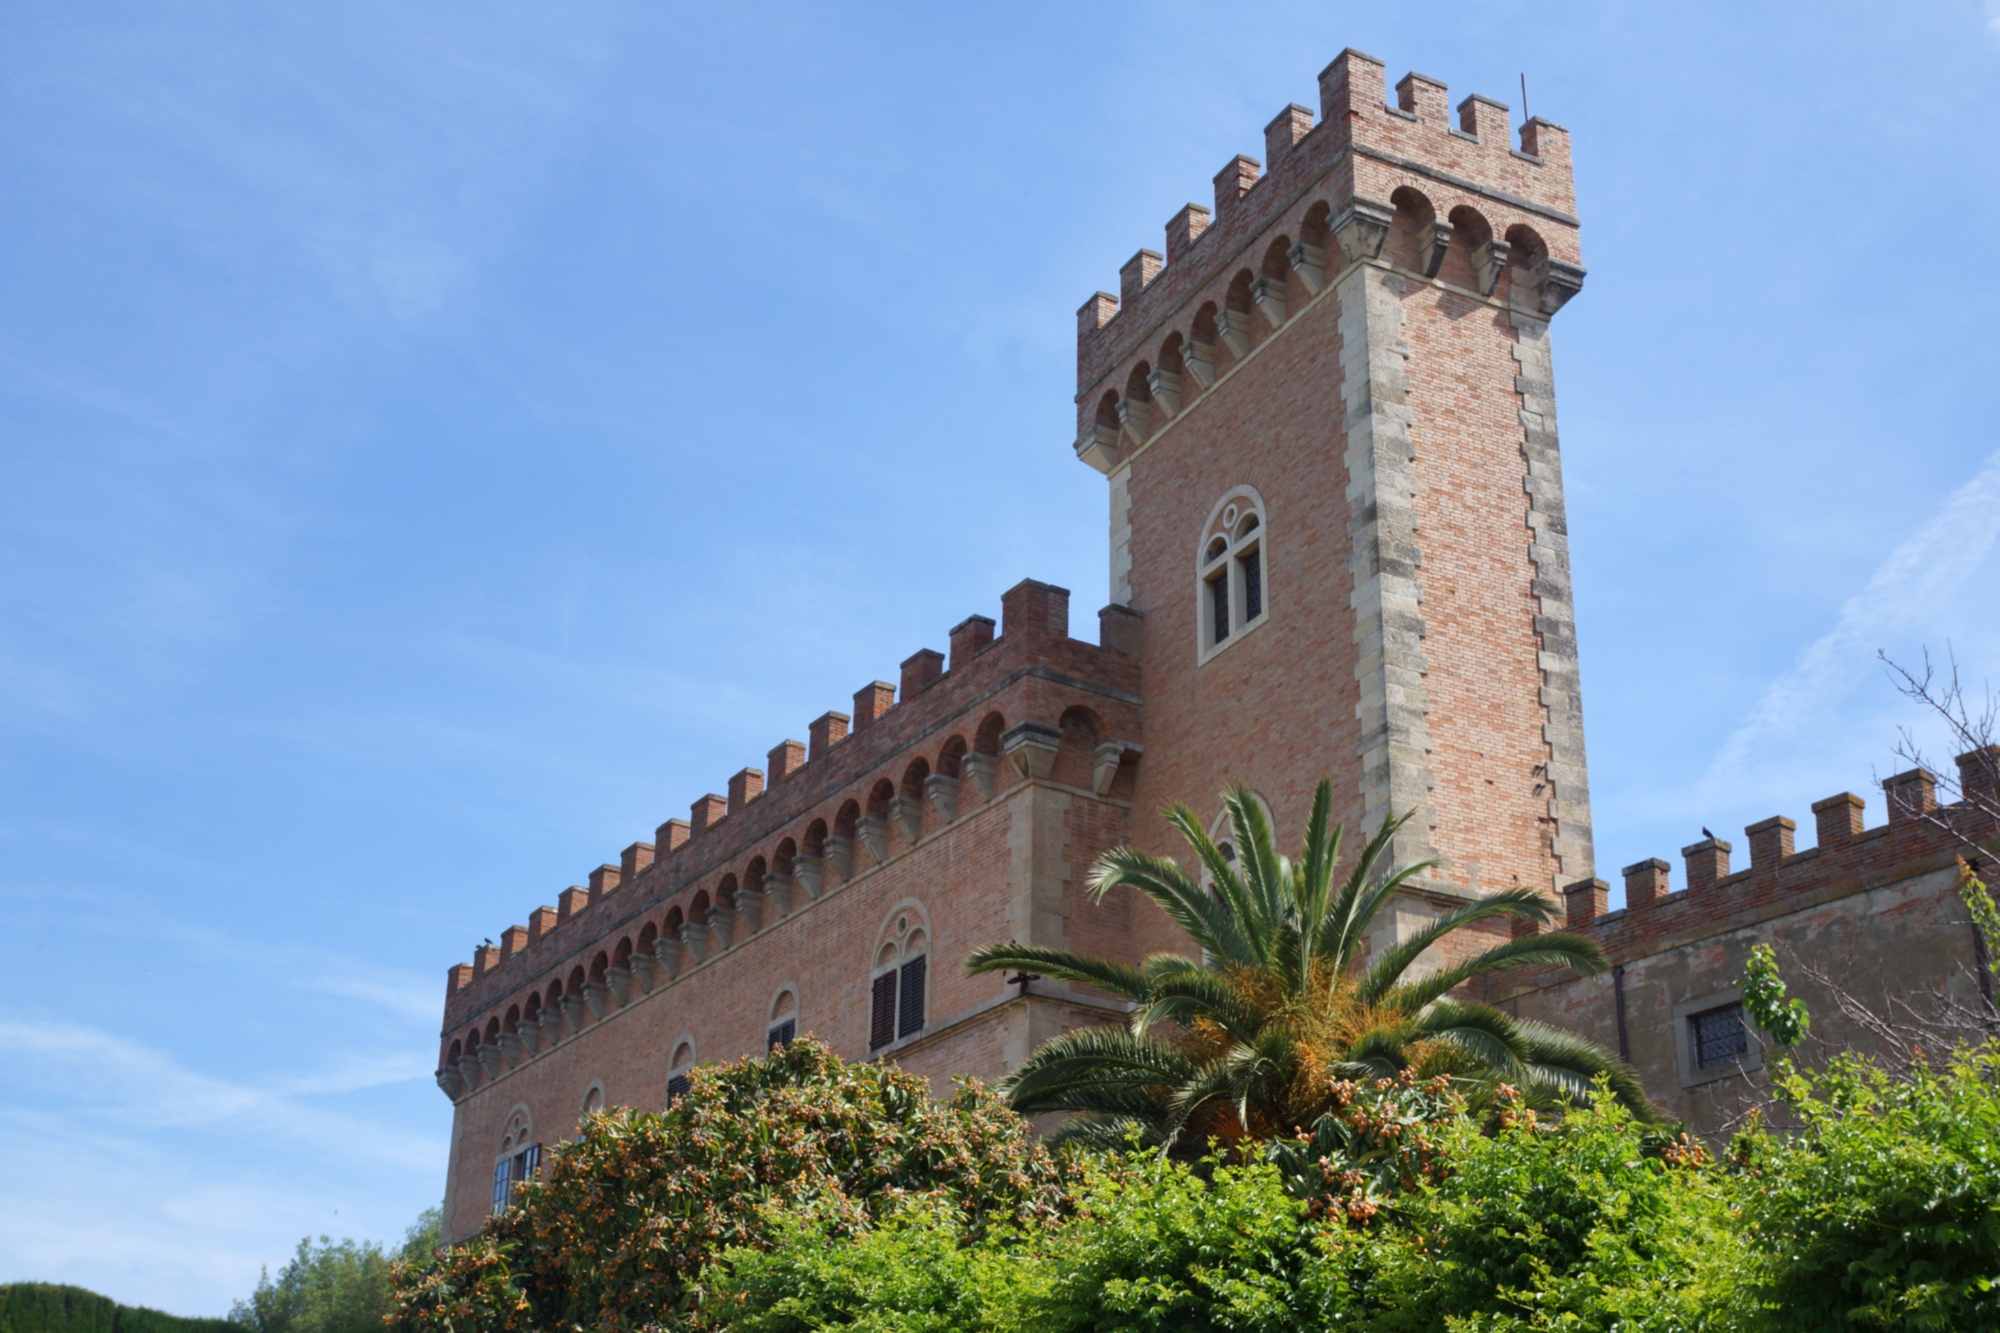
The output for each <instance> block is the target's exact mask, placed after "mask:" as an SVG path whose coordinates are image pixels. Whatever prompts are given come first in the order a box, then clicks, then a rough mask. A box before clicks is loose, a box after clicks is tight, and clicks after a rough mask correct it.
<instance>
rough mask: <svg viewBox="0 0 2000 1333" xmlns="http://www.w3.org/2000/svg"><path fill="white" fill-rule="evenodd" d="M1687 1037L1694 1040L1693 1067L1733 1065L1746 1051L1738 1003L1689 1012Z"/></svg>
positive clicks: (1747, 1040) (1747, 1041) (1748, 1044)
mask: <svg viewBox="0 0 2000 1333" xmlns="http://www.w3.org/2000/svg"><path fill="white" fill-rule="evenodd" d="M1688 1036H1689V1037H1690V1038H1691V1039H1692V1041H1693V1043H1694V1067H1695V1068H1696V1069H1713V1068H1715V1067H1716V1066H1717V1065H1726V1064H1733V1063H1734V1062H1735V1061H1737V1060H1739V1059H1741V1058H1742V1057H1743V1056H1744V1055H1745V1054H1747V1053H1748V1052H1749V1050H1750V1034H1749V1033H1748V1032H1746V1031H1745V1030H1744V1027H1743V1006H1742V1005H1740V1004H1731V1005H1725V1006H1723V1007H1722V1008H1720V1009H1710V1010H1709V1011H1708V1012H1707V1013H1702V1014H1693V1015H1690V1016H1689V1018H1688Z"/></svg>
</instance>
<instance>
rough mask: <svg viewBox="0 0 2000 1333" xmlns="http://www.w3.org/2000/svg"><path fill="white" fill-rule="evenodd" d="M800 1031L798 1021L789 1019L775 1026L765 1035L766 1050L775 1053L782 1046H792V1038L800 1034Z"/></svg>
mask: <svg viewBox="0 0 2000 1333" xmlns="http://www.w3.org/2000/svg"><path fill="white" fill-rule="evenodd" d="M798 1030H799V1025H798V1021H797V1020H796V1019H790V1018H788V1019H786V1020H785V1021H784V1022H782V1023H779V1024H776V1025H774V1026H773V1027H772V1028H771V1030H770V1031H769V1032H767V1033H765V1034H764V1049H765V1050H767V1051H775V1050H777V1049H778V1048H779V1047H780V1046H789V1045H791V1044H792V1038H793V1037H794V1036H796V1035H797V1034H798Z"/></svg>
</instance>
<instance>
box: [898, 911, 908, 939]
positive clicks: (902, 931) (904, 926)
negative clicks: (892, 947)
mask: <svg viewBox="0 0 2000 1333" xmlns="http://www.w3.org/2000/svg"><path fill="white" fill-rule="evenodd" d="M896 933H897V934H898V935H907V934H909V933H910V918H908V917H906V916H899V917H897V918H896Z"/></svg>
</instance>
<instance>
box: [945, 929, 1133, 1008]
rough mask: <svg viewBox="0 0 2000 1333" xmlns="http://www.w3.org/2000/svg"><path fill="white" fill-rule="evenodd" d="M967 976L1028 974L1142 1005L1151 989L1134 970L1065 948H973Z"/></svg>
mask: <svg viewBox="0 0 2000 1333" xmlns="http://www.w3.org/2000/svg"><path fill="white" fill-rule="evenodd" d="M965 970H966V973H967V974H968V975H970V976H975V977H976V976H980V975H982V974H984V973H987V972H1027V973H1031V974H1038V975H1041V976H1045V977H1056V978H1058V979H1059V980H1062V981H1074V982H1078V983H1080V984H1082V985H1085V986H1096V987H1097V988H1098V989H1100V990H1107V991H1110V992H1111V993H1112V994H1113V995H1116V996H1119V997H1121V998H1123V999H1127V1000H1130V1001H1132V1002H1133V1003H1134V1004H1143V1003H1144V1002H1145V1000H1146V996H1147V994H1148V992H1149V990H1150V984H1149V982H1148V981H1147V978H1146V974H1145V973H1144V972H1142V971H1140V970H1139V969H1138V968H1136V967H1131V966H1128V965H1127V964H1124V963H1115V962H1113V961H1111V960H1110V959H1108V958H1092V957H1090V956H1089V955H1087V954H1080V953H1071V952H1070V951H1069V950H1067V949H1047V948H1043V947H1042V946H1041V945H1038V944H989V945H987V946H986V947H985V948H983V949H975V950H973V952H972V956H971V957H970V958H968V959H966V960H965Z"/></svg>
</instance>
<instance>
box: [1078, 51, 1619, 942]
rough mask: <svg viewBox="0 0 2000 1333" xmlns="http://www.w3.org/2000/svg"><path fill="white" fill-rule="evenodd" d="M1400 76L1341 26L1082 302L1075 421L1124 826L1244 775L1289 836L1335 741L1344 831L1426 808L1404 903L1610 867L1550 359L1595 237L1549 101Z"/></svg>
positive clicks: (1150, 840) (1148, 826)
mask: <svg viewBox="0 0 2000 1333" xmlns="http://www.w3.org/2000/svg"><path fill="white" fill-rule="evenodd" d="M1384 84H1385V80H1384V74H1383V67H1382V64H1381V62H1380V61H1377V60H1375V59H1374V58H1373V57H1370V56H1366V55H1362V54H1361V53H1359V52H1356V51H1352V50H1350V51H1346V52H1344V53H1342V55H1341V56H1340V57H1339V58H1338V59H1336V60H1335V61H1334V62H1333V63H1332V64H1331V65H1330V66H1328V67H1327V69H1326V71H1325V72H1324V73H1323V74H1321V75H1320V102H1321V120H1320V122H1319V123H1318V124H1317V125H1315V124H1314V123H1313V113H1312V112H1311V111H1310V110H1309V109H1307V108H1305V107H1302V106H1297V105H1294V106H1290V107H1287V108H1286V109H1285V110H1284V111H1283V112H1281V113H1280V114H1279V115H1278V117H1277V118H1276V119H1275V120H1273V121H1272V122H1271V123H1270V125H1269V126H1267V127H1266V128H1265V131H1264V137H1265V161H1264V162H1263V163H1260V162H1258V161H1257V160H1255V159H1253V158H1249V157H1237V158H1235V159H1233V160H1232V161H1231V162H1230V163H1229V164H1228V165H1227V166H1225V167H1224V168H1223V169H1222V171H1221V172H1220V173H1219V174H1218V175H1217V176H1216V177H1215V207H1214V210H1213V211H1212V212H1211V211H1210V210H1209V209H1207V208H1203V207H1201V206H1199V205H1197V204H1189V205H1188V206H1187V207H1185V208H1183V209H1182V210H1181V211H1180V212H1179V213H1177V214H1175V215H1174V218H1173V220H1172V221H1171V222H1169V223H1168V224H1167V236H1166V254H1165V256H1164V258H1163V257H1162V256H1161V255H1160V254H1158V253H1156V252H1154V251H1152V250H1141V251H1140V252H1139V253H1138V254H1136V255H1134V256H1133V257H1132V259H1131V260H1130V261H1129V262H1127V263H1126V265H1125V266H1124V268H1123V269H1122V270H1120V274H1119V278H1120V284H1119V286H1120V291H1119V295H1118V296H1117V297H1115V298H1114V297H1113V296H1111V295H1110V294H1109V293H1104V292H1100V293H1098V294H1097V295H1096V296H1094V297H1092V298H1091V299H1090V301H1088V302H1087V303H1085V305H1084V307H1083V309H1082V310H1081V312H1080V314H1079V330H1078V343H1077V384H1078V392H1077V399H1076V401H1077V407H1078V415H1079V437H1078V441H1077V445H1076V451H1077V454H1078V457H1079V458H1081V459H1082V460H1083V461H1084V462H1086V463H1088V464H1090V465H1091V466H1092V467H1094V468H1096V469H1098V470H1099V471H1101V472H1103V473H1105V474H1106V475H1107V477H1108V478H1109V481H1110V509H1111V597H1112V601H1113V602H1115V603H1121V604H1124V605H1127V606H1129V607H1131V608H1132V609H1134V610H1136V611H1138V612H1141V613H1142V614H1143V615H1144V617H1145V626H1146V632H1145V636H1144V653H1143V672H1142V678H1143V681H1144V689H1145V699H1146V731H1147V747H1146V748H1147V753H1146V762H1145V764H1144V765H1143V766H1141V767H1140V769H1139V771H1138V775H1137V782H1136V790H1135V793H1134V813H1135V818H1134V821H1133V822H1134V826H1135V828H1134V832H1135V835H1136V836H1137V837H1138V838H1139V839H1140V840H1141V841H1142V842H1143V843H1146V844H1149V845H1151V846H1153V847H1154V848H1156V849H1157V850H1162V851H1168V852H1173V851H1176V850H1178V849H1176V848H1175V847H1174V846H1173V845H1172V842H1173V840H1172V836H1171V834H1170V833H1169V831H1168V830H1167V829H1166V828H1165V827H1164V826H1163V825H1162V824H1161V822H1160V821H1159V820H1157V819H1155V818H1153V817H1152V814H1151V812H1152V811H1154V810H1157V809H1158V808H1159V806H1160V805H1161V804H1162V803H1163V802H1164V801H1166V800H1167V799H1169V798H1173V797H1179V798H1182V799H1186V800H1195V799H1201V800H1204V801H1208V802H1210V803H1213V802H1214V800H1215V798H1214V795H1213V793H1216V792H1217V791H1218V790H1219V789H1220V787H1221V785H1222V784H1223V783H1224V782H1225V781H1227V780H1231V779H1240V780H1241V781H1243V782H1245V783H1247V784H1249V785H1250V786H1251V787H1252V788H1253V789H1255V790H1256V791H1257V792H1258V793H1259V794H1260V795H1261V796H1263V797H1264V798H1265V799H1266V800H1267V801H1268V803H1269V804H1270V806H1271V808H1272V810H1273V813H1274V815H1275V817H1276V819H1277V821H1278V828H1279V831H1280V835H1281V837H1283V838H1284V839H1286V840H1287V841H1289V840H1290V839H1292V838H1295V837H1296V836H1297V835H1298V833H1299V830H1300V825H1301V821H1302V820H1303V814H1304V810H1305V807H1306V804H1307V799H1308V796H1309V793H1310V791H1311V787H1312V784H1313V783H1314V781H1315V780H1316V779H1317V778H1318V777H1319V776H1320V775H1322V774H1325V773H1331V774H1333V776H1334V778H1335V780H1336V783H1337V789H1338V791H1339V793H1340V796H1341V801H1342V803H1343V808H1342V809H1340V810H1339V815H1340V817H1341V818H1343V819H1344V820H1345V821H1346V823H1347V826H1348V828H1349V829H1350V830H1351V831H1352V830H1356V829H1357V828H1358V827H1360V826H1365V827H1366V828H1368V829H1370V830H1372V829H1373V828H1374V827H1375V825H1376V824H1377V823H1378V822H1379V821H1380V820H1381V819H1382V817H1383V816H1384V815H1385V814H1387V813H1389V812H1391V811H1395V812H1399V813H1400V812H1402V811H1405V810H1412V809H1413V810H1415V811H1416V812H1417V814H1416V817H1415V818H1413V819H1412V820H1411V821H1410V822H1409V824H1408V825H1406V826H1405V828H1404V830H1403V833H1402V835H1401V840H1400V843H1401V845H1400V846H1399V847H1398V848H1397V852H1398V855H1399V859H1406V860H1407V859H1416V858H1420V857H1423V858H1429V857H1436V858H1438V859H1439V861H1440V866H1439V868H1438V869H1437V870H1436V871H1435V872H1434V873H1433V876H1432V878H1431V880H1430V881H1429V883H1428V884H1427V886H1426V887H1427V888H1428V889H1429V890H1431V891H1432V892H1431V893H1427V894H1423V895H1416V896H1413V898H1412V899H1411V901H1410V902H1409V903H1407V904H1405V910H1404V913H1403V915H1402V918H1401V919H1402V920H1404V921H1405V922H1407V921H1409V920H1410V919H1411V914H1417V915H1419V916H1420V915H1422V914H1425V913H1427V912H1429V911H1432V910H1435V909H1436V907H1437V906H1439V905H1442V904H1444V903H1448V902H1449V901H1451V900H1452V899H1453V898H1456V897H1459V896H1463V895H1466V894H1470V893H1474V892H1479V891H1482V890H1491V889H1495V888H1501V887H1506V886H1511V885H1517V884H1518V885H1529V886H1533V887H1534V888H1536V889H1539V890H1541V891H1543V892H1545V893H1550V894H1554V893H1555V892H1556V891H1557V889H1558V888H1559V887H1561V886H1562V885H1565V884H1568V883H1570V882H1573V881H1577V880H1582V879H1587V878H1589V877H1590V876H1591V875H1592V873H1593V869H1592V854H1591V834H1590V797H1589V787H1588V782H1587V779H1586V772H1585V763H1584V744H1583V717H1582V704H1581V697H1580V687H1579V681H1578V673H1577V654H1576V634H1575V615H1574V611H1573V607H1572V601H1571V594H1570V575H1569V553H1568V540H1567V536H1566V529H1565V523H1564V515H1563V491H1562V471H1561V463H1560V458H1559V454H1558V450H1557V443H1556V422H1555V400H1554V389H1553V387H1552V370H1551V365H1550V358H1549V320H1550V317H1551V316H1552V315H1554V313H1555V312H1556V311H1557V309H1559V308H1560V307H1561V306H1562V304H1563V303H1564V302H1565V301H1566V300H1567V299H1568V298H1569V297H1570V296H1572V295H1574V294H1575V293H1576V292H1577V291H1578V290H1579V289H1580V287H1581V285H1582V281H1583V269H1582V268H1581V267H1580V266H1579V264H1578V262H1577V260H1578V249H1577V219H1576V217H1575V216H1574V211H1573V210H1574V206H1575V204H1574V195H1573V190H1572V185H1571V176H1570V158H1569V139H1568V135H1567V133H1566V132H1565V131H1564V130H1562V129H1560V128H1559V127H1557V126H1555V125H1552V124H1550V123H1548V122H1547V121H1543V120H1530V121H1528V122H1527V124H1526V125H1525V126H1523V127H1522V129H1521V140H1520V147H1519V148H1518V149H1516V148H1514V147H1513V146H1512V145H1511V144H1510V141H1509V120H1508V110H1507V108H1506V107H1505V106H1503V105H1501V104H1499V103H1497V102H1493V101H1490V100H1488V99H1486V98H1483V97H1477V96H1474V97H1468V98H1466V99H1465V100H1464V101H1463V102H1461V103H1460V104H1459V106H1458V110H1457V114H1456V116H1455V117H1453V116H1452V115H1450V114H1449V113H1448V111H1447V107H1446V98H1445V87H1444V85H1443V84H1441V83H1438V82H1436V81H1434V80H1432V79H1427V78H1425V77H1423V76H1422V75H1419V74H1411V75H1408V76H1406V77H1405V78H1404V79H1403V80H1402V81H1401V82H1399V83H1398V84H1397V85H1396V90H1395V92H1396V97H1395V102H1394V103H1393V104H1392V103H1390V102H1389V101H1388V98H1387V90H1386V88H1385V86H1384ZM1219 812H1220V807H1219V805H1216V806H1215V808H1214V809H1213V810H1212V811H1211V810H1208V809H1204V810H1203V811H1202V813H1203V814H1204V816H1206V815H1208V814H1210V813H1216V814H1219ZM1426 899H1428V900H1430V901H1428V902H1427V901H1425V900H1426ZM1394 928H1396V923H1395V922H1394V921H1390V922H1387V923H1385V929H1394ZM1139 943H1141V944H1142V945H1150V944H1155V943H1156V944H1158V945H1159V946H1161V947H1170V941H1169V940H1168V939H1167V937H1166V936H1164V935H1163V936H1162V937H1161V938H1160V939H1159V940H1157V941H1141V942H1139Z"/></svg>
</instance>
